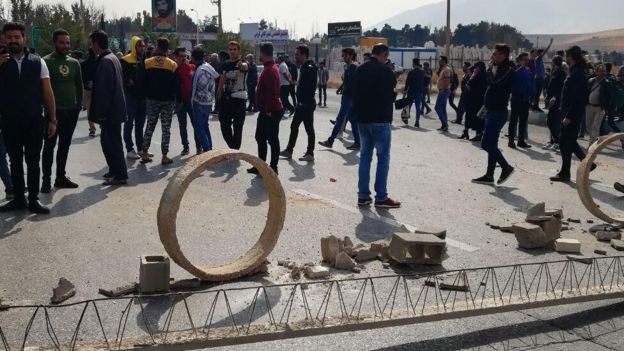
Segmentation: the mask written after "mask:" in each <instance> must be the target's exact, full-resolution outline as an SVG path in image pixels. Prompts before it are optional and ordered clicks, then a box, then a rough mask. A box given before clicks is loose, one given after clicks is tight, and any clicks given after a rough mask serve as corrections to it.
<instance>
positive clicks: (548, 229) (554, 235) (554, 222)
mask: <svg viewBox="0 0 624 351" xmlns="http://www.w3.org/2000/svg"><path fill="white" fill-rule="evenodd" d="M527 222H528V223H531V224H535V225H538V226H539V227H540V228H542V231H544V234H546V240H547V241H548V242H549V243H550V242H553V241H555V240H557V239H559V238H560V237H561V227H562V224H561V219H559V218H557V217H553V216H539V217H530V218H528V219H527Z"/></svg>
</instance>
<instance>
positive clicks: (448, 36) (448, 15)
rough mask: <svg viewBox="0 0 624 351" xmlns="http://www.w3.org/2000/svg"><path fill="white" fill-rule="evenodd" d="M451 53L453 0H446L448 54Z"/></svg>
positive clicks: (448, 55)
mask: <svg viewBox="0 0 624 351" xmlns="http://www.w3.org/2000/svg"><path fill="white" fill-rule="evenodd" d="M450 55H451V0H446V56H447V57H450Z"/></svg>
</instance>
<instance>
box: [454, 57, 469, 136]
mask: <svg viewBox="0 0 624 351" xmlns="http://www.w3.org/2000/svg"><path fill="white" fill-rule="evenodd" d="M471 66H472V65H471V64H470V62H464V67H463V68H462V71H463V72H464V76H463V77H462V80H461V95H460V96H459V104H458V105H457V118H455V120H454V121H453V123H455V124H462V121H463V120H464V113H466V99H467V97H468V93H467V90H468V89H467V87H468V81H470V77H471V76H472V74H471V73H470V67H471Z"/></svg>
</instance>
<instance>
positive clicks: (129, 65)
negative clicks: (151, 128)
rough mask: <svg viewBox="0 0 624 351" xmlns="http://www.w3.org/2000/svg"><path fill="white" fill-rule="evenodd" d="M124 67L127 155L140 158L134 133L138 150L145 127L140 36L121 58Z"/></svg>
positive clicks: (142, 57) (143, 71)
mask: <svg viewBox="0 0 624 351" xmlns="http://www.w3.org/2000/svg"><path fill="white" fill-rule="evenodd" d="M120 61H121V68H122V69H123V78H124V94H125V98H126V110H127V111H128V120H127V121H126V123H124V129H123V136H124V142H125V144H126V157H127V158H128V159H131V160H137V159H139V158H140V156H139V154H138V153H137V151H136V150H135V149H134V145H135V144H134V142H133V141H132V133H133V129H134V141H135V142H136V148H137V150H139V151H140V150H141V148H142V147H143V128H144V127H145V104H146V102H145V86H144V79H145V43H144V42H143V40H142V39H141V38H140V37H137V36H134V37H132V39H131V40H130V53H129V54H128V55H126V56H124V57H122V58H121V60H120Z"/></svg>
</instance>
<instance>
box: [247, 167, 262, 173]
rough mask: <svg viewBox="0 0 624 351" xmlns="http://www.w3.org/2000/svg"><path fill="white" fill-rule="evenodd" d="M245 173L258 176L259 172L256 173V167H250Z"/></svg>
mask: <svg viewBox="0 0 624 351" xmlns="http://www.w3.org/2000/svg"><path fill="white" fill-rule="evenodd" d="M247 173H249V174H255V175H259V174H260V171H258V169H257V168H256V167H251V168H249V169H247Z"/></svg>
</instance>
